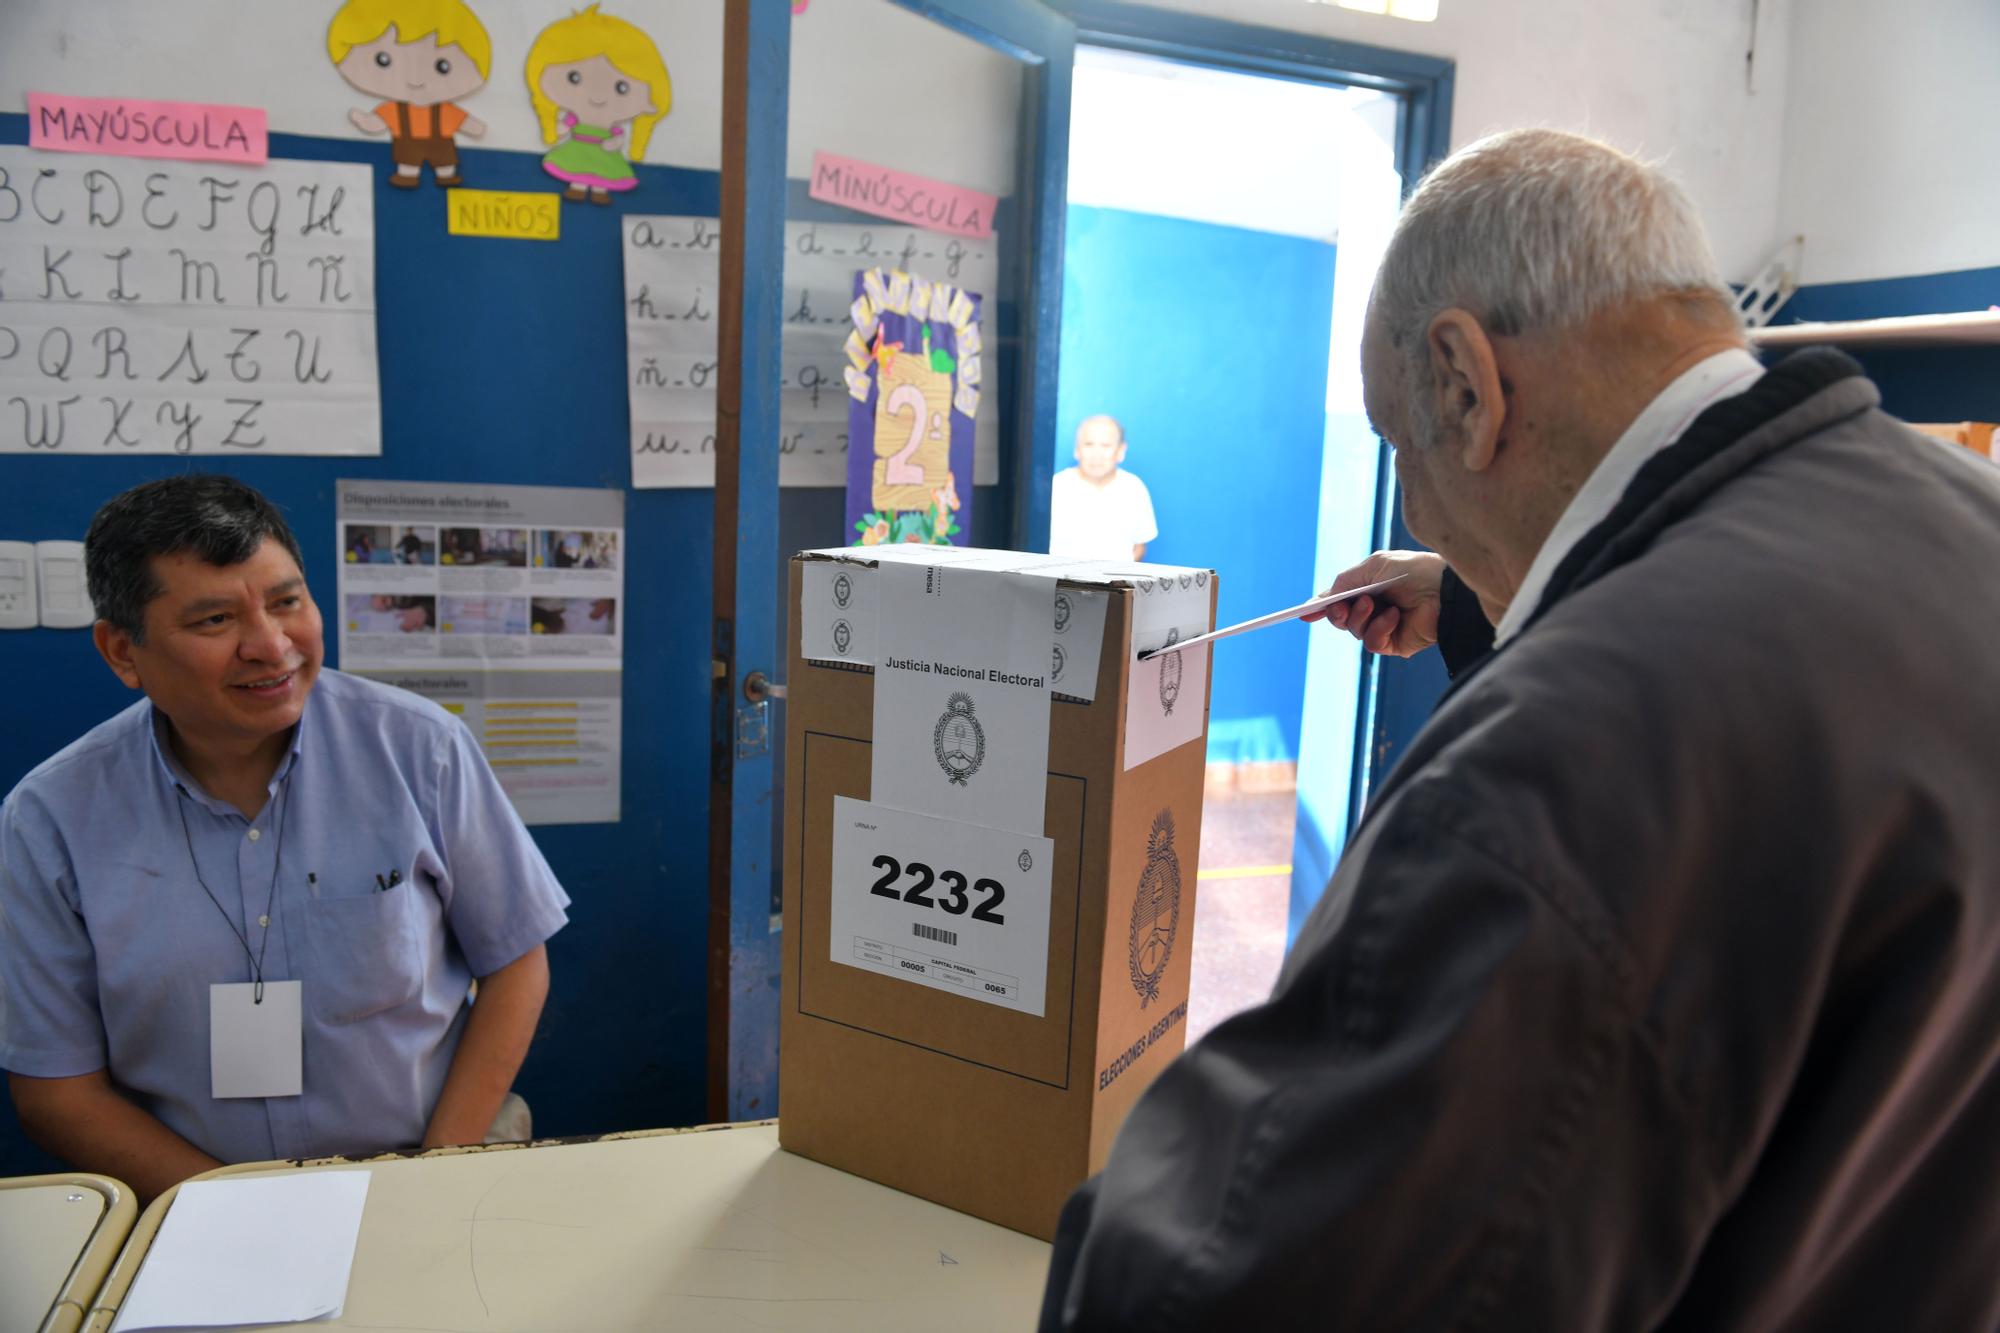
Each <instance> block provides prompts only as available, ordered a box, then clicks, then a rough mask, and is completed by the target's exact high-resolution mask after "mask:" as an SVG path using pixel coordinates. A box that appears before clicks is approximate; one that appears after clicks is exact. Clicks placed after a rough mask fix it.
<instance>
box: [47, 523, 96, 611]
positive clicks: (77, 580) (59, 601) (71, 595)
mask: <svg viewBox="0 0 2000 1333" xmlns="http://www.w3.org/2000/svg"><path fill="white" fill-rule="evenodd" d="M35 564H36V566H37V567H38V568H39V570H40V574H41V597H42V624H43V625H44V626H46V627H47V628H49V629H84V628H86V627H88V626H89V625H90V623H91V622H92V621H93V620H95V619H97V616H96V614H95V613H94V612H93V611H92V610H91V607H90V590H89V589H88V588H87V587H86V586H85V584H84V578H83V543H82V542H63V541H49V542H36V543H35Z"/></svg>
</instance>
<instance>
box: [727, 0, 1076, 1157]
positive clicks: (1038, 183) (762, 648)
mask: <svg viewBox="0 0 2000 1333" xmlns="http://www.w3.org/2000/svg"><path fill="white" fill-rule="evenodd" d="M794 7H795V6H794V0H728V3H727V5H726V18H725V23H726V29H725V37H724V72H723V81H724V86H723V103H724V111H723V127H722V129H723V171H722V194H723V201H722V224H723V255H722V263H723V287H722V292H721V305H720V316H721V323H722V326H721V330H720V336H721V341H720V352H721V361H720V367H719V370H718V375H719V381H720V383H719V391H718V412H717V432H716V434H717V443H716V450H717V458H716V490H715V505H716V525H715V529H716V531H715V571H716V573H715V587H714V603H713V605H714V620H713V625H712V640H713V656H714V661H713V664H712V667H711V680H710V691H711V693H710V720H711V736H710V745H711V750H710V759H711V763H710V806H709V811H710V813H709V937H708V938H709V952H708V959H709V962H708V987H709V989H708V1021H709V1060H708V1069H709V1115H710V1117H711V1118H712V1119H716V1120H745V1119H757V1118H762V1117H767V1116H773V1115H775V1114H777V1106H778V1103H777V1081H778V1012H779V1009H778V1006H779V976H780V951H779V943H780V941H779V934H778V932H779V921H780V905H779V903H778V901H777V893H776V889H775V887H774V886H775V885H776V884H777V883H778V872H779V866H780V863H779V860H778V857H779V854H780V846H781V839H780V838H779V836H778V835H779V827H778V823H779V820H778V816H777V814H776V812H778V811H781V810H782V808H783V801H782V799H781V798H780V793H779V791H778V785H779V782H780V777H781V775H782V773H783V771H784V767H783V763H782V755H781V754H780V749H781V746H782V732H783V716H782V709H783V699H782V688H783V686H782V680H783V675H784V661H785V657H786V644H787V638H786V633H785V629H784V626H785V624H786V615H787V607H786V606H785V598H784V595H783V592H782V589H783V587H784V586H785V584H784V567H785V560H786V558H787V557H789V556H790V554H791V553H792V552H793V551H794V550H798V549H802V548H807V547H815V546H833V545H847V544H851V543H852V542H853V541H854V540H855V539H856V535H857V534H856V531H855V528H854V522H855V520H854V516H853V515H852V514H850V513H849V512H847V507H846V496H845V492H844V490H843V488H842V484H841V482H842V478H844V476H845V470H846V462H845V449H846V446H847V439H846V433H845V431H846V427H845V398H846V394H845V392H844V390H842V389H840V388H839V380H838V379H837V378H834V377H831V376H829V375H828V374H827V373H826V372H825V371H824V370H823V369H821V367H822V366H824V365H825V364H826V363H827V362H828V361H829V359H831V361H833V362H835V363H837V362H838V361H839V359H840V351H839V349H840V346H841V339H842V336H843V335H844V332H845V329H844V327H843V325H842V318H841V317H842V312H843V311H844V310H845V302H844V301H835V300H833V299H831V294H830V293H829V292H828V291H826V290H824V289H825V287H826V278H825V273H826V271H827V270H828V269H829V267H830V266H831V267H834V268H838V267H839V266H840V265H851V268H852V269H853V270H857V271H858V270H861V269H865V268H870V267H878V266H880V267H899V268H906V269H908V270H909V271H910V272H912V273H916V274H919V275H922V276H927V277H931V278H933V279H934V280H936V279H950V280H952V281H953V282H954V283H955V285H957V286H960V287H962V288H965V289H967V290H972V291H977V292H978V294H979V295H980V297H981V298H982V308H983V312H984V313H983V314H982V316H981V324H982V331H983V334H984V345H985V358H986V367H987V368H986V379H985V391H984V393H983V394H982V397H981V403H980V410H979V412H978V413H977V418H978V419H977V430H976V432H975V436H976V438H975V449H974V453H975V462H974V467H973V476H972V477H970V478H959V479H956V481H955V484H954V486H953V487H952V488H949V489H951V490H952V494H951V497H950V498H951V501H952V502H954V503H955V504H956V505H957V508H956V510H955V511H954V512H955V515H956V517H955V520H954V521H956V522H957V523H958V524H959V526H961V527H962V528H965V529H968V530H969V532H968V535H969V537H970V541H971V544H975V545H980V546H1011V547H1016V548H1019V549H1028V550H1041V549H1046V543H1047V541H1048V517H1049V501H1048V496H1049V482H1050V476H1051V472H1052V460H1053V459H1054V456H1055V453H1054V447H1053V439H1054V431H1055V397H1056V349H1057V344H1058V337H1057V334H1058V329H1057V326H1058V321H1059V319H1060V313H1061V312H1060V304H1061V293H1062V280H1061V272H1062V230H1063V209H1064V201H1065V161H1066V157H1067V152H1068V143H1069V93H1070V63H1071V55H1072V52H1073V51H1074V48H1075V27H1074V25H1073V24H1072V23H1071V22H1070V20H1069V19H1067V18H1065V17H1063V16H1062V15H1060V14H1058V13H1056V12H1055V11H1054V10H1053V9H1051V8H1050V7H1048V6H1047V5H1044V4H1041V3H1038V0H823V2H822V3H813V2H812V0H805V3H803V4H800V5H798V6H797V12H796V13H795V12H794ZM829 160H836V161H838V162H843V163H849V164H858V165H857V166H855V167H852V168H850V169H849V170H850V178H851V176H852V174H853V173H854V172H859V173H862V174H864V175H866V174H869V173H874V174H875V178H877V179H882V180H887V179H889V175H888V174H889V173H894V174H895V176H896V178H897V179H898V180H904V179H906V178H916V179H917V180H918V181H919V182H926V183H934V184H935V185H937V186H940V187H947V188H948V189H949V190H964V191H971V192H973V193H974V194H977V195H984V196H988V197H991V198H992V199H993V200H994V201H995V202H994V204H993V206H992V208H991V210H990V214H991V215H990V217H987V218H982V219H980V220H979V223H978V225H976V226H975V225H971V224H969V223H968V222H967V221H966V219H964V218H960V217H944V218H937V217H932V218H931V219H929V222H930V224H931V225H917V221H915V220H913V219H915V218H916V214H915V213H914V212H913V211H912V209H911V208H910V207H908V205H909V204H910V195H909V192H908V191H906V192H905V193H904V194H902V195H900V196H899V195H895V194H893V193H892V192H890V191H887V190H884V191H879V192H871V191H868V190H860V189H857V190H852V191H847V192H843V191H842V190H841V189H840V188H838V186H837V184H836V183H835V182H836V181H837V179H838V178H839V176H838V169H837V168H831V167H826V163H827V162H828V161H829ZM816 167H817V168H825V169H824V170H823V171H820V172H817V173H816ZM816 187H817V188H816ZM954 224H956V225H957V227H958V230H957V231H952V230H946V229H944V228H947V227H951V226H953V225H954ZM987 224H990V234H987V230H988V229H987ZM815 275H816V276H815ZM829 353H830V358H829ZM836 368H837V365H836ZM829 383H830V384H831V385H832V386H833V388H832V391H830V392H829V390H828V386H829ZM941 503H942V502H941Z"/></svg>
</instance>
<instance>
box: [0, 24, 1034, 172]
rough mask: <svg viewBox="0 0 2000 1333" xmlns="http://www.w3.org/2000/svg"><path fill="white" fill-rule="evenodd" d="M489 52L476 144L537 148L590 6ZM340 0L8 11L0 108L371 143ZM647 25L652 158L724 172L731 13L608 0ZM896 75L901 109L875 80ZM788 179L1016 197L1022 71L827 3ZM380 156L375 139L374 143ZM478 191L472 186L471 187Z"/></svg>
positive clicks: (499, 40)
mask: <svg viewBox="0 0 2000 1333" xmlns="http://www.w3.org/2000/svg"><path fill="white" fill-rule="evenodd" d="M471 3H472V7H473V11H474V12H475V13H477V14H478V15H479V18H480V22H481V23H483V24H484V25H485V27H486V31H487V34H488V35H489V36H490V37H491V38H492V39H493V63H492V67H491V69H490V71H489V74H488V79H487V83H486V86H485V87H484V88H481V89H480V90H479V91H478V92H476V93H474V94H473V95H472V96H470V97H468V98H467V99H466V100H465V103H464V106H465V109H466V110H467V111H469V112H471V113H472V114H473V115H475V116H478V117H479V118H480V119H482V120H484V121H486V122H487V125H488V126H489V129H488V131H487V134H486V137H485V138H484V139H482V140H465V141H464V142H466V143H468V144H473V145H475V146H478V147H484V148H510V149H517V150H520V151H523V152H539V151H541V149H542V143H541V136H540V133H539V130H538V128H537V126H536V124H535V117H534V111H533V109H532V108H531V106H530V105H529V102H528V90H527V82H526V79H525V77H524V75H523V73H522V69H523V66H524V64H525V62H526V60H527V54H528V46H529V44H530V43H531V42H533V41H534V38H535V35H536V34H537V33H538V32H540V31H541V29H542V28H543V27H544V26H545V25H547V24H548V23H550V22H552V21H554V20H555V19H557V18H560V17H562V16H563V15H565V14H568V13H570V12H572V11H573V10H575V9H578V8H580V7H581V3H580V0H471ZM337 7H338V0H0V110H4V111H23V110H25V109H26V104H25V102H24V100H23V98H24V95H25V94H26V93H28V92H29V91H35V92H52V93H73V94H81V95H89V96H112V95H117V96H125V97H147V98H158V99H162V100H167V101H189V102H224V103H233V104H237V105H242V106H258V107H263V108H264V109H265V110H266V111H267V112H268V113H269V116H270V126H271V128H272V129H273V130H275V131H278V132H281V133H287V134H311V135H318V136H321V137H323V138H336V139H361V138H363V137H364V136H363V135H361V134H360V133H359V132H357V131H356V130H355V129H354V128H353V127H352V126H351V125H349V124H348V122H347V112H348V109H349V108H350V107H354V106H359V105H362V104H364V103H365V102H366V101H368V100H369V99H365V98H362V97H360V96H359V95H357V94H356V93H355V92H354V91H353V90H352V89H351V88H349V87H348V86H347V85H346V84H345V83H344V82H342V81H341V78H340V76H339V75H338V74H336V73H335V72H334V70H333V67H332V65H331V64H330V63H329V62H328V60H327V55H326V25H327V20H328V19H329V18H331V17H332V15H333V12H334V10H335V9H336V8H337ZM605 8H606V10H607V11H608V12H611V13H615V14H618V15H619V16H620V17H624V18H629V19H632V20H633V21H634V22H636V23H638V24H639V25H640V26H641V27H643V28H644V29H645V30H646V32H647V33H648V34H649V35H650V36H651V37H652V38H653V41H654V42H655V44H657V45H658V46H659V48H660V54H661V55H662V56H663V57H665V59H666V63H667V72H668V73H669V74H671V75H672V76H673V81H674V104H673V109H672V111H671V112H670V114H668V116H667V117H666V119H665V120H662V121H661V122H660V123H659V126H658V127H657V128H656V129H655V130H654V131H653V138H652V142H651V144H650V145H649V146H648V147H647V150H646V161H648V162H652V163H656V164H661V165H668V166H680V167H694V168H700V169H705V170H711V171H712V170H715V169H717V168H719V167H720V165H721V162H722V12H723V7H722V0H608V2H607V3H606V5H605ZM889 67H893V69H894V71H895V73H896V75H897V79H898V84H899V92H898V93H897V94H896V95H894V96H884V95H882V94H880V93H878V92H877V91H876V90H875V88H874V87H873V85H872V84H870V83H869V82H868V81H867V79H866V77H865V76H866V75H867V74H868V73H869V72H870V71H871V69H883V68H889ZM792 69H793V76H792V83H793V86H792V94H791V117H790V121H791V134H790V147H791V151H790V154H789V170H790V174H792V175H793V176H795V177H801V178H803V177H804V176H806V175H807V174H808V172H809V170H810V168H811V165H812V154H813V150H814V149H815V148H822V149H826V150H828V151H831V152H838V153H843V154H845V155H847V156H850V157H858V158H862V159H864V160H866V161H871V162H879V163H883V164H887V165H893V166H897V167H900V168H902V169H903V170H906V171H913V172H917V173H919V174H922V175H929V176H936V177H939V178H942V179H945V180H950V181H952V182H954V183H956V184H960V185H970V186H973V187H975V188H977V189H982V190H985V191H987V192H989V193H993V194H1007V193H1012V191H1013V183H1014V161H1015V157H1014V154H1015V149H1016V145H1017V139H1018V118H1019V108H1020V97H1021V87H1022V81H1021V75H1020V67H1019V66H1018V65H1017V64H1016V63H1015V62H1014V61H1012V60H1010V59H1008V58H1007V57H1005V56H1002V55H1000V54H998V53H996V52H993V51H990V50H988V49H986V48H985V47H983V46H980V45H979V44H977V43H975V42H972V41H970V40H968V39H967V38H963V37H960V36H958V35H956V34H955V33H951V32H948V31H946V30H945V29H943V28H941V27H939V26H938V25H936V24H934V23H930V22H927V21H925V20H923V19H920V18H917V17H916V16H914V15H912V14H910V13H908V12H907V11H904V10H901V9H897V8H896V7H894V6H893V5H891V4H889V3H888V0H818V2H817V3H815V4H814V5H813V6H812V7H811V9H809V10H808V11H807V12H806V13H805V14H804V15H802V16H800V17H799V18H797V19H796V20H795V21H794V23H793V61H792ZM374 142H377V143H379V142H381V140H380V139H379V138H378V139H376V140H374ZM474 183H475V184H477V182H476V181H475V182H474Z"/></svg>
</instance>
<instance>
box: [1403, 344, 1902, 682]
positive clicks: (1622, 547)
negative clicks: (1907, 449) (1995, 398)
mask: <svg viewBox="0 0 2000 1333" xmlns="http://www.w3.org/2000/svg"><path fill="white" fill-rule="evenodd" d="M1881 401H1882V399H1881V395H1880V394H1879V393H1877V392H1876V389H1875V386H1874V384H1873V383H1871V382H1870V381H1869V379H1868V377H1867V376H1866V375H1865V374H1864V373H1863V372H1862V369H1861V367H1860V366H1859V365H1857V364H1856V363H1855V362H1854V361H1853V360H1852V359H1851V358H1850V357H1848V356H1846V355H1844V354H1843V353H1840V352H1837V351H1834V350H1833V349H1832V348H1829V347H1815V348H1809V349H1807V350H1805V351H1802V352H1797V353H1794V354H1793V355H1791V356H1789V357H1787V358H1785V360H1783V361H1781V362H1779V363H1778V364H1777V365H1776V366H1775V367H1773V368H1772V369H1771V370H1770V371H1769V373H1767V374H1766V375H1765V376H1764V377H1763V378H1762V379H1760V380H1758V381H1757V383H1756V384H1754V385H1752V386H1751V387H1750V388H1749V389H1748V390H1747V391H1745V392H1744V393H1741V394H1738V395H1736V396H1735V397H1732V398H1725V399H1723V400H1722V401H1721V402H1718V403H1716V404H1715V405H1714V406H1713V407H1710V408H1709V409H1708V410H1707V411H1706V412H1703V413H1702V414H1701V415H1700V416H1699V417H1697V418H1695V421H1694V424H1693V425H1691V426H1689V427H1688V429H1687V431H1686V433H1685V434H1683V435H1682V436H1681V438H1680V439H1679V440H1678V441H1677V442H1676V443H1674V444H1672V445H1669V446H1668V447H1667V448H1665V449H1663V450H1661V451H1660V452H1659V453H1657V454H1655V455H1653V457H1652V458H1651V459H1649V460H1647V462H1646V464H1645V466H1644V467H1642V468H1640V469H1639V472H1638V474H1637V475H1636V476H1634V477H1633V479H1632V483H1631V485H1629V486H1627V487H1626V488H1625V493H1624V495H1623V496H1621V497H1620V498H1619V501H1618V504H1617V505H1616V506H1615V507H1614V508H1613V509H1612V511H1611V513H1610V514H1609V515H1607V516H1606V517H1605V518H1604V520H1603V521H1602V522H1600V523H1599V524H1598V525H1597V526H1596V527H1594V528H1592V529H1591V530H1590V531H1589V532H1588V533H1586V534H1585V535H1584V536H1583V538H1582V539H1581V540H1579V541H1578V542H1577V544H1576V545H1575V546H1573V547H1571V548H1570V552H1569V554H1568V555H1566V556H1565V557H1563V560H1562V563H1561V564H1559V565H1557V566H1556V570H1555V573H1553V574H1552V575H1550V576H1549V581H1548V584H1547V586H1546V587H1545V588H1544V589H1543V591H1542V595H1541V600H1540V601H1539V602H1538V603H1537V604H1536V606H1535V610H1534V614H1533V615H1531V616H1529V618H1528V621H1527V623H1526V624H1525V625H1524V626H1523V627H1522V629H1521V632H1520V633H1519V634H1516V635H1515V636H1514V637H1513V638H1512V639H1510V640H1508V644H1503V645H1501V646H1500V647H1498V648H1495V649H1494V650H1493V651H1492V652H1489V653H1488V654H1486V656H1484V657H1482V658H1480V659H1479V660H1478V661H1476V662H1474V663H1472V664H1471V665H1470V666H1468V667H1467V668H1466V669H1465V670H1463V671H1461V672H1460V673H1459V674H1458V676H1457V678H1456V679H1454V680H1453V681H1452V683H1451V687H1450V688H1449V689H1447V690H1446V691H1445V692H1444V695H1443V696H1442V697H1441V698H1440V699H1439V700H1438V707H1439V708H1442V707H1443V706H1444V704H1445V701H1446V700H1448V699H1450V698H1451V697H1452V696H1453V695H1455V694H1457V693H1458V692H1459V691H1460V690H1462V689H1463V688H1464V687H1465V684H1466V682H1467V681H1469V680H1471V679H1472V678H1473V677H1474V676H1476V675H1478V674H1479V673H1480V672H1481V671H1482V670H1484V669H1485V668H1486V667H1487V666H1488V665H1490V664H1491V663H1492V661H1493V659H1494V658H1496V657H1498V656H1499V655H1500V654H1501V652H1503V651H1505V649H1506V647H1507V646H1508V645H1509V644H1513V643H1518V642H1519V641H1520V640H1521V638H1522V637H1523V636H1525V635H1527V634H1529V633H1532V632H1533V630H1534V628H1535V626H1536V625H1537V624H1539V623H1540V622H1541V620H1542V618H1543V617H1544V616H1546V615H1548V614H1549V612H1550V611H1551V610H1552V609H1553V608H1554V607H1556V606H1557V605H1559V604H1560V603H1561V602H1562V601H1563V600H1564V599H1565V598H1567V597H1569V596H1571V595H1572V594H1574V593H1577V592H1580V591H1582V590H1583V589H1584V588H1587V587H1589V586H1590V585H1591V584H1592V583H1595V582H1596V581H1597V580H1598V579H1601V578H1603V577H1604V576H1605V575H1606V574H1609V573H1610V572H1611V571H1613V570H1615V569H1617V568H1618V567H1619V566H1621V565H1625V564H1629V563H1630V562H1631V561H1633V560H1636V559H1638V558H1639V556H1640V555H1641V554H1643V553H1644V552H1645V550H1646V549H1647V548H1648V547H1649V546H1651V545H1652V543H1653V541H1654V539H1655V538H1657V537H1658V536H1659V535H1660V534H1661V533H1662V532H1664V531H1665V530H1666V529H1667V528H1669V527H1671V526H1673V524H1675V523H1677V522H1679V521H1680V520H1681V519H1682V518H1685V517H1686V516H1687V515H1688V514H1689V513H1690V512H1691V511H1693V510H1694V509H1695V508H1696V507H1697V506H1699V505H1700V504H1701V503H1702V501H1704V500H1706V499H1707V498H1708V497H1709V496H1711V495H1713V494H1714V493H1715V492H1716V491H1718V490H1720V489H1722V488H1723V487H1724V486H1726V485H1728V484H1729V483H1730V482H1731V481H1733V480H1735V479H1736V478H1737V477H1739V476H1741V475H1742V474H1743V473H1745V472H1747V471H1749V470H1750V469H1751V468H1753V467H1755V466H1757V465H1758V464H1759V463H1761V462H1763V461H1764V460H1765V459H1767V458H1769V457H1771V456H1772V455H1774V454H1777V453H1780V452H1782V451H1783V450H1785V449H1788V448H1790V447H1791V446H1792V445H1794V444H1796V443H1798V442H1799V441H1800V440H1802V439H1805V438H1806V437H1807V436H1809V435H1813V434H1815V433H1817V432H1819V431H1821V430H1824V429H1825V428H1827V427H1828V426H1831V425H1834V424H1836V423H1838V422H1841V421H1844V420H1846V419H1847V418H1849V417H1853V416H1859V415H1860V414H1861V413H1863V412H1866V411H1868V410H1869V409H1871V408H1873V407H1876V406H1878V405H1879V404H1880V403H1881Z"/></svg>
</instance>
